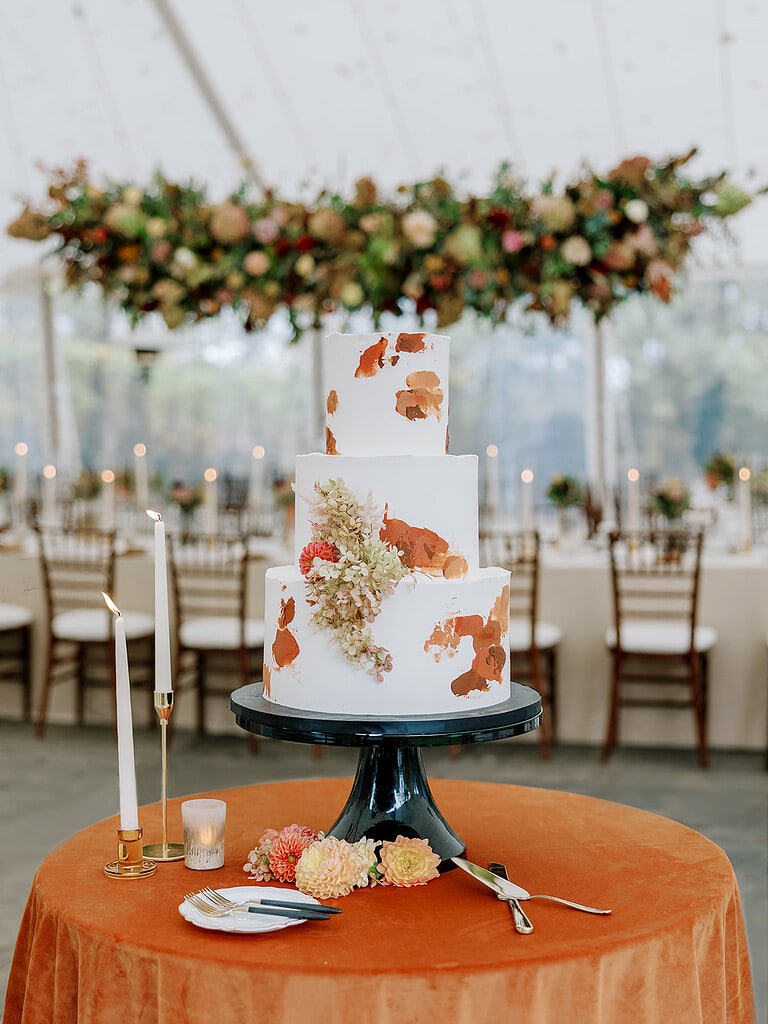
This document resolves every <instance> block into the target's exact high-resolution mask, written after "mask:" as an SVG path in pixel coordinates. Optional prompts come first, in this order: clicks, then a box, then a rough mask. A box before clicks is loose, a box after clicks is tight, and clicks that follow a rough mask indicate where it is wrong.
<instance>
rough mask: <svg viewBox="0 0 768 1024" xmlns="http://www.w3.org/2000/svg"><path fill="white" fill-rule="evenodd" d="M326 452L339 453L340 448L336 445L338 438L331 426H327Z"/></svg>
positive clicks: (329, 453) (328, 453)
mask: <svg viewBox="0 0 768 1024" xmlns="http://www.w3.org/2000/svg"><path fill="white" fill-rule="evenodd" d="M325 454H326V455H338V454H339V449H338V448H337V447H336V438H335V436H334V433H333V431H332V430H331V429H330V428H329V427H326V428H325Z"/></svg>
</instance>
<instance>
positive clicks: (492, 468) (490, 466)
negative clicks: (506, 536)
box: [485, 444, 499, 518]
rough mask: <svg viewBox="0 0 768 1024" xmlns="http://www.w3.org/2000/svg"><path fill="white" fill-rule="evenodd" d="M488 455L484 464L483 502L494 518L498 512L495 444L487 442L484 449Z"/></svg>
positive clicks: (497, 452)
mask: <svg viewBox="0 0 768 1024" xmlns="http://www.w3.org/2000/svg"><path fill="white" fill-rule="evenodd" d="M485 454H486V455H487V456H488V458H487V461H486V464H485V474H486V475H485V504H486V508H487V509H488V513H489V515H490V516H491V517H492V518H495V517H496V516H497V515H498V512H499V463H498V458H499V449H498V446H497V445H495V444H489V445H488V447H487V448H486V449H485Z"/></svg>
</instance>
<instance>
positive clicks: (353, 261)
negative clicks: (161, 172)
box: [8, 150, 751, 335]
mask: <svg viewBox="0 0 768 1024" xmlns="http://www.w3.org/2000/svg"><path fill="white" fill-rule="evenodd" d="M694 153H695V150H692V151H691V152H689V153H686V154H685V155H683V156H679V157H674V158H672V159H669V160H666V161H664V162H661V163H654V162H653V161H651V160H650V159H649V158H648V157H645V156H637V157H633V158H631V159H627V160H623V161H622V162H621V163H620V164H619V165H618V166H617V167H615V168H613V169H612V170H610V171H608V173H606V174H603V175H598V174H595V173H593V172H592V171H588V170H585V171H584V172H583V173H582V175H581V176H580V177H579V178H578V179H577V180H575V181H573V182H572V183H571V184H568V185H566V186H565V188H564V189H562V190H561V191H556V189H555V185H554V181H552V180H550V181H548V182H546V183H545V184H544V185H543V186H542V188H541V189H540V190H539V191H538V192H536V194H533V195H528V194H526V193H525V191H524V190H523V187H522V185H520V184H519V183H518V182H516V180H515V179H514V177H513V176H512V173H511V170H510V168H509V167H508V166H506V165H505V166H502V167H501V168H500V169H499V171H498V172H497V174H496V176H495V180H494V183H493V187H492V189H491V190H490V192H489V193H488V195H486V196H482V197H480V196H473V195H460V194H459V192H458V190H457V189H455V188H454V186H452V185H451V184H450V183H449V182H448V181H446V180H445V179H444V178H435V179H433V180H431V181H425V182H419V183H417V184H413V185H402V186H401V187H400V188H399V189H398V190H397V191H396V192H395V194H394V195H393V196H392V197H389V198H384V197H382V196H381V195H380V194H379V190H378V189H377V187H376V184H375V183H374V182H373V181H372V180H371V179H370V178H363V179H361V180H360V181H358V182H357V185H356V187H355V194H354V196H353V197H352V198H351V199H350V200H347V199H344V198H343V197H342V196H340V195H335V194H331V193H328V192H323V193H322V194H321V195H320V196H319V197H318V198H317V200H316V202H314V203H313V204H311V205H306V204H303V203H298V202H288V201H286V200H284V199H281V198H280V197H278V196H277V195H276V194H275V193H272V192H267V193H266V194H264V195H262V196H260V197H258V198H253V197H252V196H251V195H250V193H249V190H248V188H247V187H246V186H243V187H241V189H240V190H239V191H237V192H236V193H234V194H233V195H231V196H229V197H228V198H227V199H226V200H224V201H223V202H219V203H212V202H210V201H209V199H208V197H207V195H206V191H205V189H204V188H201V187H198V186H196V185H195V184H180V183H177V182H172V181H168V180H167V179H165V178H163V177H160V176H157V177H156V178H155V179H154V181H153V182H152V183H151V184H150V185H149V187H147V188H142V187H140V186H138V185H136V184H133V183H126V182H122V183H119V182H110V183H108V184H105V185H103V186H102V185H97V184H96V183H95V182H94V181H92V180H91V178H90V177H89V173H88V168H87V165H86V164H85V163H84V162H80V163H78V164H77V165H75V167H74V168H73V169H71V170H68V171H64V170H60V171H55V172H53V173H52V175H51V184H50V187H49V189H48V201H47V202H46V203H45V204H41V205H39V206H35V205H33V204H28V205H25V207H24V209H23V211H22V213H21V214H20V216H19V217H18V218H17V219H16V220H15V221H14V222H13V223H12V224H11V225H10V226H9V228H8V232H9V234H11V235H13V236H15V237H17V238H26V239H32V240H36V241H42V240H44V239H47V238H49V237H50V236H53V237H54V238H56V240H57V246H56V248H55V250H54V252H55V254H56V255H57V256H58V258H59V259H60V260H61V262H62V264H63V267H64V276H65V281H66V284H67V285H68V286H71V287H75V288H78V287H81V286H82V285H84V284H86V283H88V282H92V283H95V284H96V285H98V286H99V287H100V288H101V289H102V290H103V292H104V294H105V295H106V296H107V297H108V298H110V299H112V300H114V301H115V302H117V303H118V304H119V305H120V306H121V307H122V308H123V310H125V312H126V313H127V314H128V315H129V317H130V318H131V320H132V321H133V322H137V321H138V320H140V319H141V317H142V316H144V315H145V314H148V313H155V312H157V313H160V314H161V315H162V317H163V319H164V320H165V322H166V324H167V325H168V327H169V328H171V329H173V328H176V327H179V326H181V325H183V324H188V323H191V322H194V321H199V320H202V319H204V318H206V317H212V316H216V315H217V314H218V313H219V311H220V310H221V309H222V307H224V306H231V307H232V308H233V309H235V310H236V311H237V312H238V313H239V315H240V316H241V317H242V320H243V324H244V326H245V328H246V330H253V329H257V328H259V327H261V326H263V324H264V323H265V322H266V321H267V320H268V319H269V317H270V316H271V315H272V313H274V312H275V310H276V309H277V308H278V307H284V308H285V309H286V310H287V311H288V314H289V316H290V318H291V322H292V324H293V325H294V329H295V331H296V332H297V335H298V330H299V324H300V323H301V322H303V321H308V322H312V321H313V320H315V319H316V318H317V317H319V316H320V315H321V314H322V313H323V312H327V311H330V310H333V309H345V310H348V311H355V310H359V309H368V310H370V312H371V313H372V315H373V317H374V319H376V320H377V319H378V318H379V317H380V316H381V314H383V313H385V312H390V313H398V312H399V311H402V310H403V309H405V308H408V309H414V308H415V310H416V312H417V314H419V315H424V314H425V313H427V312H428V311H435V312H436V314H437V325H438V327H445V326H447V325H449V324H451V323H453V322H455V321H456V320H458V319H459V317H460V316H461V315H462V313H463V312H464V311H465V310H466V309H469V310H473V311H474V312H475V313H476V314H477V315H478V316H480V317H481V318H484V319H488V320H490V321H492V322H500V321H502V320H503V319H504V317H505V314H506V311H507V309H508V307H509V306H510V305H511V304H512V303H515V302H517V301H518V300H519V299H523V298H525V299H527V308H528V309H531V310H539V311H542V312H544V313H545V314H547V316H548V317H549V318H550V320H551V321H552V322H553V323H558V322H561V321H564V320H565V319H566V318H567V316H568V312H569V309H570V306H571V303H572V302H573V301H574V300H577V301H580V302H581V303H583V304H584V305H585V306H586V307H587V308H588V309H589V310H591V312H592V313H593V315H594V316H595V318H596V319H597V320H599V319H601V318H602V317H604V316H607V315H608V314H609V313H610V312H611V310H612V309H613V308H614V307H615V306H616V305H617V304H618V303H620V302H621V301H623V300H624V299H626V298H627V297H628V296H630V295H633V294H637V293H651V294H653V295H655V296H657V297H658V298H659V299H661V300H662V301H664V302H668V301H669V299H670V297H671V295H672V292H673V289H674V282H675V275H676V274H677V273H678V272H679V271H680V270H681V268H682V265H683V263H684V261H685V258H686V256H687V255H688V253H689V250H690V245H691V241H692V239H693V238H694V237H696V236H697V235H700V234H702V233H703V232H705V231H707V230H710V229H711V228H712V227H713V226H714V225H716V224H717V223H718V222H722V221H724V220H725V219H726V218H728V217H730V216H732V215H733V214H734V213H736V212H737V211H739V210H740V209H742V208H743V207H744V206H746V205H748V204H749V203H750V202H751V197H750V196H749V195H748V194H747V193H746V192H744V191H743V190H741V189H740V188H738V187H736V186H735V185H733V184H732V183H730V182H729V180H728V176H727V172H722V173H720V174H718V175H716V176H714V177H707V178H704V179H701V180H698V181H691V180H688V179H687V178H686V177H685V176H684V175H683V173H682V168H683V167H684V166H685V164H686V163H688V161H689V160H690V159H691V158H692V157H693V155H694Z"/></svg>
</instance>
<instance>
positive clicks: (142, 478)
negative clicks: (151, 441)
mask: <svg viewBox="0 0 768 1024" xmlns="http://www.w3.org/2000/svg"><path fill="white" fill-rule="evenodd" d="M133 457H134V475H135V477H136V493H135V498H136V508H140V509H141V508H144V509H145V508H146V507H147V504H148V502H149V470H148V468H147V446H146V445H145V444H141V442H139V444H135V445H134V446H133Z"/></svg>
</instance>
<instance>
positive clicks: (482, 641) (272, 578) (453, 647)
mask: <svg viewBox="0 0 768 1024" xmlns="http://www.w3.org/2000/svg"><path fill="white" fill-rule="evenodd" d="M312 611H313V609H312V607H311V606H310V605H309V604H308V602H307V595H306V587H305V582H304V578H303V576H302V575H301V574H300V573H299V571H298V569H296V568H295V567H294V566H290V565H284V566H277V567H275V568H271V569H268V570H267V574H266V608H265V641H264V697H265V698H266V699H267V700H269V701H272V702H273V703H275V704H277V705H282V706H284V707H290V708H300V709H303V710H306V711H319V712H323V713H324V714H339V715H358V716H360V717H361V718H371V717H376V716H379V715H381V716H391V715H395V716H403V717H405V716H410V715H443V714H453V713H459V712H465V713H466V712H471V710H472V708H473V707H476V708H485V707H491V706H493V705H494V704H500V703H502V702H503V701H506V700H508V699H509V694H510V685H509V639H508V628H509V572H508V571H507V570H506V569H500V568H496V567H491V568H486V569H481V570H480V571H479V572H478V573H476V574H473V575H472V576H471V577H469V578H466V579H463V580H433V579H430V578H428V577H425V576H421V575H418V576H416V575H414V576H409V577H407V578H406V579H404V580H402V581H401V582H400V583H399V584H398V585H397V588H396V589H395V592H394V593H393V594H391V595H388V596H386V597H385V598H384V600H383V602H382V606H381V611H380V613H379V615H378V616H377V618H376V619H375V621H374V622H373V623H372V625H371V631H372V633H373V635H374V638H375V641H376V643H377V644H378V645H380V646H381V647H383V648H385V649H386V650H387V651H388V652H389V654H390V655H391V658H392V668H391V671H388V672H384V673H382V676H383V678H382V680H381V681H379V680H377V679H376V677H375V675H373V674H371V673H370V672H369V671H367V670H366V668H365V667H363V666H361V665H359V664H357V663H355V662H352V661H349V660H348V659H347V658H346V656H345V655H344V654H343V653H342V650H341V648H340V646H339V644H338V643H337V642H336V640H335V638H334V635H333V633H332V632H331V631H329V630H327V629H323V630H319V629H317V628H316V627H315V625H314V624H313V623H312V622H311V615H312Z"/></svg>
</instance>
